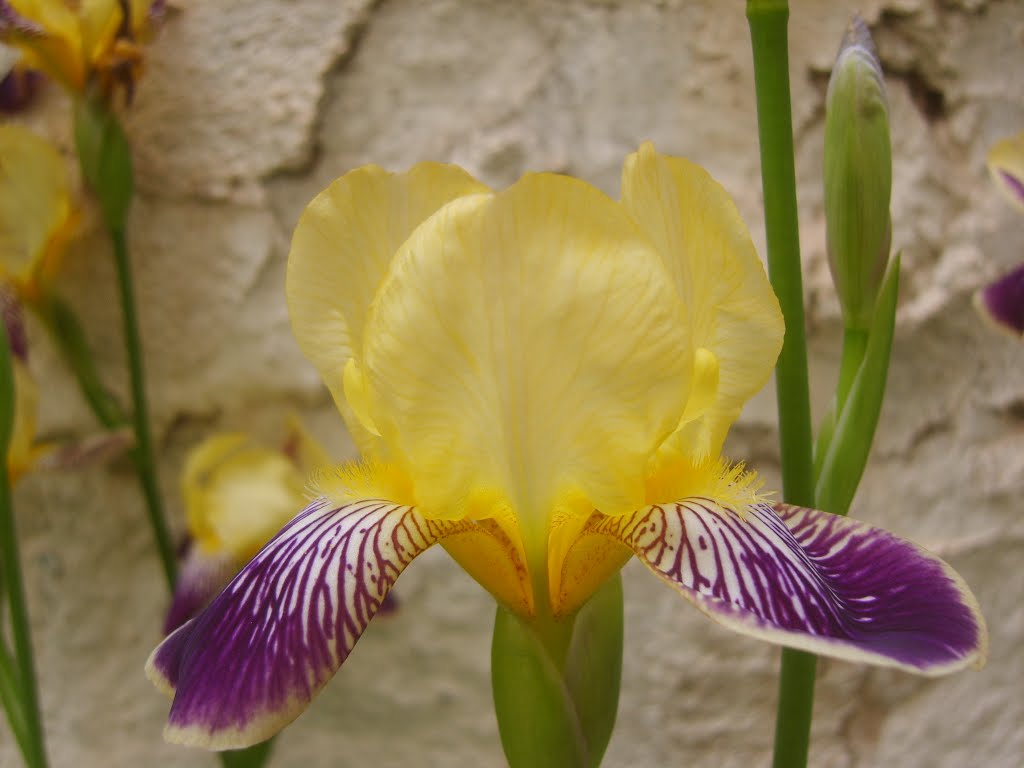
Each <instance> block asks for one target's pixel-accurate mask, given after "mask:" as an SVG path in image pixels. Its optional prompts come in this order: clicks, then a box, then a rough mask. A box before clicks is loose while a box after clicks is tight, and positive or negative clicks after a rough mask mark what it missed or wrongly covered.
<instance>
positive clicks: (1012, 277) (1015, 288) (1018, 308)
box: [974, 194, 1024, 338]
mask: <svg viewBox="0 0 1024 768" xmlns="http://www.w3.org/2000/svg"><path fill="white" fill-rule="evenodd" d="M1021 197H1022V199H1024V194H1022V195H1021ZM974 303H975V306H976V307H977V308H978V311H979V312H981V314H982V315H983V316H984V317H986V318H988V319H989V320H991V321H992V322H993V323H994V324H995V325H996V326H997V327H998V328H1000V329H1001V330H1004V331H1008V332H1009V333H1011V334H1013V335H1014V336H1016V337H1017V338H1021V337H1022V336H1024V264H1020V265H1019V266H1018V267H1017V268H1016V269H1013V270H1011V271H1010V272H1009V273H1007V274H1006V275H1003V276H1002V277H1001V278H999V279H998V280H996V281H995V282H993V283H990V284H989V285H987V286H985V287H984V288H982V289H981V290H980V291H978V292H977V293H976V294H975V296H974Z"/></svg>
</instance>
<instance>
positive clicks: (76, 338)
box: [33, 293, 128, 429]
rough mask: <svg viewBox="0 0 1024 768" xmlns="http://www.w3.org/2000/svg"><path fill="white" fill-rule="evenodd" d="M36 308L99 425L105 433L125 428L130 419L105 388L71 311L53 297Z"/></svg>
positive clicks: (41, 300)
mask: <svg viewBox="0 0 1024 768" xmlns="http://www.w3.org/2000/svg"><path fill="white" fill-rule="evenodd" d="M33 306H34V308H35V309H36V311H37V312H38V315H39V317H40V319H42V321H43V323H44V324H45V325H46V329H47V331H49V333H50V337H51V338H52V339H53V341H54V343H55V344H56V345H57V348H58V349H59V350H60V353H61V356H62V357H63V358H64V362H65V363H66V364H67V366H68V367H69V368H70V369H71V371H72V372H73V373H74V374H75V379H76V381H77V382H78V388H79V389H80V390H81V391H82V395H83V397H84V398H85V401H86V403H88V405H89V408H90V410H92V412H93V415H94V416H95V417H96V421H98V422H99V423H100V424H101V425H102V426H103V427H105V428H106V429H115V428H116V427H119V426H121V425H123V424H126V423H127V422H128V417H127V416H126V415H125V413H124V412H123V411H122V410H121V407H120V406H119V405H118V403H117V401H116V400H115V399H114V398H113V396H112V395H111V394H110V392H109V391H108V390H107V388H106V387H105V386H104V385H103V382H102V381H101V379H100V375H99V372H98V371H97V370H96V363H95V360H94V359H93V356H92V352H91V351H90V349H89V344H88V342H87V341H86V338H85V332H84V331H83V330H82V326H81V324H80V323H79V322H78V318H77V317H75V313H74V311H73V310H72V309H71V307H69V306H68V305H67V304H66V303H65V302H64V301H63V300H62V299H61V298H60V297H59V296H56V295H55V294H52V293H51V294H48V295H45V296H43V297H42V298H41V299H40V300H39V301H38V302H35V303H34V305H33Z"/></svg>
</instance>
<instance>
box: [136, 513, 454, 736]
mask: <svg viewBox="0 0 1024 768" xmlns="http://www.w3.org/2000/svg"><path fill="white" fill-rule="evenodd" d="M466 525H467V524H466V523H461V522H458V521H443V520H427V519H426V518H424V517H422V516H421V515H420V514H419V513H418V512H416V511H415V510H414V509H413V508H411V507H405V506H399V505H397V504H392V503H389V502H385V501H378V500H364V501H358V502H353V503H350V504H346V505H344V506H341V507H331V506H330V504H329V502H328V501H327V500H326V499H320V500H318V501H316V502H314V503H313V504H312V505H310V506H309V507H307V508H306V509H305V510H304V511H303V512H301V513H300V514H299V515H298V516H297V517H295V518H294V519H293V520H292V521H291V522H290V523H289V524H288V525H287V526H285V528H284V529H282V530H281V532H280V533H278V534H277V536H275V537H274V538H273V539H272V540H271V541H270V543H268V544H267V545H266V546H265V547H264V548H263V549H262V550H261V551H260V552H259V554H257V555H256V557H255V558H253V560H252V561H251V562H250V563H249V564H248V565H247V566H245V568H243V569H242V571H241V572H240V573H239V574H238V575H237V576H236V577H235V578H234V580H233V581H232V582H231V583H230V584H229V585H228V586H227V588H226V589H225V590H224V591H223V592H222V593H221V594H220V595H219V596H218V597H217V598H216V599H215V600H214V601H213V602H212V603H211V604H210V606H209V608H207V609H206V610H205V611H204V612H203V613H201V614H200V615H199V616H198V617H196V618H195V619H193V620H192V621H190V622H189V623H187V624H185V625H184V626H183V627H181V628H180V629H178V630H177V631H176V632H174V634H172V635H171V636H170V637H168V638H167V639H166V640H164V642H163V643H162V644H161V645H160V646H158V647H157V649H156V650H155V651H153V654H152V655H151V656H150V659H149V662H148V664H147V673H148V674H149V676H150V678H151V679H152V680H153V682H154V683H155V684H156V685H157V686H158V687H160V688H164V689H170V690H174V702H173V704H172V705H171V712H170V715H169V717H168V724H167V729H166V731H165V736H166V738H167V739H168V740H170V741H175V742H179V743H183V744H191V745H196V746H205V747H207V748H210V749H233V748H237V747H245V746H249V745H251V744H255V743H257V742H260V741H263V740H265V739H267V738H269V737H270V736H272V735H273V734H274V733H276V732H277V731H279V730H280V729H281V728H283V727H284V726H285V725H287V724H288V723H290V722H291V721H292V720H294V719H295V718H296V717H298V716H299V714H301V713H302V711H303V710H304V709H305V708H306V706H307V705H308V704H309V702H310V701H311V700H312V699H313V697H314V696H315V695H316V694H317V692H318V691H319V690H320V688H322V687H323V685H324V684H325V683H326V682H327V681H328V680H329V679H330V678H331V676H332V675H333V674H334V673H335V672H336V671H337V669H338V667H339V666H341V663H342V662H343V661H344V660H345V659H346V657H347V656H348V654H349V652H350V651H351V650H352V648H353V646H354V645H355V644H356V641H357V640H358V639H359V636H360V635H361V634H362V633H363V630H364V629H366V626H367V624H369V622H370V619H372V618H373V616H374V614H375V613H376V612H377V610H378V609H379V608H380V605H381V602H382V601H383V600H384V597H385V596H386V595H387V593H388V591H389V590H390V589H391V587H392V585H393V584H394V583H395V580H396V579H397V578H398V576H399V574H400V573H401V572H402V570H403V569H404V568H405V567H406V566H407V565H408V564H409V563H410V562H411V561H412V559H413V558H415V557H416V556H417V555H419V554H420V553H421V552H423V551H424V550H425V549H427V548H428V547H429V546H431V545H432V544H434V543H436V542H437V541H438V540H439V539H440V538H441V537H443V536H445V535H447V534H449V533H452V532H456V531H459V530H461V529H462V528H463V527H465V526H466Z"/></svg>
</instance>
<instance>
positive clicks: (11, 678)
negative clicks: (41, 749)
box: [0, 638, 32, 755]
mask: <svg viewBox="0 0 1024 768" xmlns="http://www.w3.org/2000/svg"><path fill="white" fill-rule="evenodd" d="M0 705H2V706H3V708H4V711H5V712H6V713H7V723H8V725H10V727H11V732H12V733H13V734H14V740H15V741H17V742H18V748H19V749H20V750H21V754H22V755H28V754H29V752H30V751H31V749H32V746H31V742H30V741H29V734H28V725H27V723H26V722H25V713H24V712H22V706H21V689H20V686H19V685H18V673H17V672H15V671H14V659H12V658H11V652H10V651H9V650H7V645H6V643H5V642H4V640H3V638H0Z"/></svg>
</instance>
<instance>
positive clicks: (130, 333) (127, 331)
mask: <svg viewBox="0 0 1024 768" xmlns="http://www.w3.org/2000/svg"><path fill="white" fill-rule="evenodd" d="M110 237H111V240H112V241H113V244H114V263H115V265H116V266H117V283H118V289H119V291H120V295H121V312H122V319H123V321H124V344H125V351H126V352H127V355H128V370H129V373H130V376H131V390H132V420H133V428H134V431H135V449H134V451H133V456H134V459H135V468H136V471H137V472H138V475H139V483H140V485H141V486H142V493H143V495H144V496H145V497H146V511H147V512H148V513H149V523H150V526H151V527H152V528H153V537H154V539H155V540H156V547H157V552H158V554H159V555H160V562H161V564H162V565H163V570H164V577H165V578H166V580H167V588H168V590H169V591H170V592H172V593H173V592H174V584H175V581H176V579H177V570H178V568H177V560H176V559H175V556H174V546H173V545H172V544H171V535H170V533H169V531H168V529H167V521H166V519H165V518H164V511H163V502H162V501H161V498H160V488H159V485H158V483H157V478H156V460H155V458H154V454H153V440H152V437H151V436H150V431H149V407H148V405H147V403H146V380H145V373H144V370H143V364H142V343H141V341H140V340H139V324H138V319H137V316H136V312H135V289H134V288H133V286H132V271H131V264H130V262H129V260H128V244H127V241H126V239H125V232H124V228H123V227H122V228H112V229H111V231H110Z"/></svg>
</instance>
